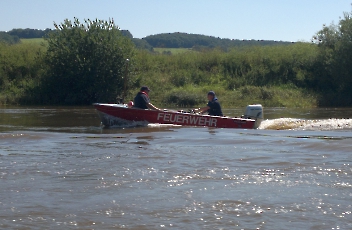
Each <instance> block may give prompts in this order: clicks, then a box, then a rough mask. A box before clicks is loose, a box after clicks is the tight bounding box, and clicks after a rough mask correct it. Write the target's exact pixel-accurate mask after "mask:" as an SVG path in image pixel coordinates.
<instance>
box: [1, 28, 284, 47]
mask: <svg viewBox="0 0 352 230" xmlns="http://www.w3.org/2000/svg"><path fill="white" fill-rule="evenodd" d="M50 31H52V30H51V29H45V30H38V29H30V28H26V29H13V30H10V31H8V32H0V40H2V41H5V42H7V43H10V44H13V43H17V42H19V39H23V38H43V37H44V36H45V35H46V34H48V33H49V32H50ZM121 32H122V34H123V35H124V36H126V37H129V38H130V39H132V41H133V42H134V44H135V45H136V47H137V48H138V49H147V50H149V51H153V48H193V49H194V50H197V49H202V48H215V47H220V48H222V49H224V50H227V49H229V48H231V47H238V46H249V45H260V46H263V45H278V44H281V45H287V44H290V43H291V42H283V41H270V40H239V39H227V38H219V37H213V36H206V35H201V34H188V33H179V32H176V33H162V34H156V35H150V36H147V37H145V38H142V39H139V38H133V35H132V34H131V32H130V31H128V30H121Z"/></svg>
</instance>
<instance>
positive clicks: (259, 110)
mask: <svg viewBox="0 0 352 230" xmlns="http://www.w3.org/2000/svg"><path fill="white" fill-rule="evenodd" d="M242 118H246V119H254V120H256V122H255V125H254V128H255V129H256V128H258V127H259V126H260V123H261V122H262V121H263V119H264V113H263V106H262V105H261V104H255V105H247V107H246V111H245V113H244V115H242Z"/></svg>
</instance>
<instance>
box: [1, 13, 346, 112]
mask: <svg viewBox="0 0 352 230" xmlns="http://www.w3.org/2000/svg"><path fill="white" fill-rule="evenodd" d="M350 15H351V14H350V13H345V14H344V18H342V19H341V20H340V22H339V24H338V25H333V24H332V25H330V26H324V27H323V29H322V30H321V31H319V32H318V33H317V34H316V35H314V36H313V39H312V42H310V43H308V42H296V43H289V42H286V43H285V42H279V43H275V42H266V41H262V43H261V41H255V43H252V44H250V45H249V43H246V41H242V42H240V41H228V40H224V41H220V40H221V39H220V40H219V39H217V40H214V39H216V38H212V39H210V38H206V39H205V38H204V39H205V40H204V41H202V42H203V43H204V44H207V46H204V45H199V44H196V45H193V46H192V47H190V46H191V45H190V44H194V43H192V41H190V40H191V39H192V38H197V39H198V40H199V39H200V38H201V37H199V36H198V35H197V36H198V37H194V36H193V35H190V36H187V35H185V34H180V33H174V34H167V35H166V34H161V35H160V36H159V40H158V36H157V35H153V36H152V37H151V38H146V39H145V40H142V39H140V40H141V41H134V38H133V36H132V35H130V34H128V33H127V36H126V34H123V32H121V31H120V30H119V28H118V27H117V26H115V24H114V22H113V21H109V22H108V21H103V20H96V21H90V20H89V19H88V21H87V20H85V23H81V22H79V21H78V19H76V18H75V20H74V22H75V23H76V24H77V25H78V26H75V25H73V23H71V21H70V20H68V19H66V20H65V21H64V22H63V23H61V24H60V25H56V24H55V26H56V27H57V30H55V31H52V32H50V33H49V35H46V36H45V39H44V38H20V40H19V41H17V42H15V43H14V44H13V43H11V44H10V43H7V42H4V41H3V42H1V40H0V105H89V104H91V103H94V102H105V103H115V102H117V98H118V97H122V98H124V99H125V102H128V101H129V100H132V99H133V97H134V96H135V94H136V92H137V91H138V90H139V88H140V86H141V85H147V86H149V87H150V88H151V89H152V91H151V93H150V97H151V100H152V101H153V104H156V105H157V106H160V107H194V106H201V105H204V104H206V93H207V92H208V91H210V90H213V91H215V92H216V94H217V97H218V98H219V100H220V102H221V104H222V106H223V107H224V108H231V107H243V106H246V105H247V104H254V103H260V104H262V105H263V106H265V107H318V106H335V107H339V106H340V107H342V106H352V92H351V90H350V89H351V87H352V67H351V65H350V63H352V52H351V50H352V45H351V43H352V41H350V40H349V39H351V38H352V36H351V35H352V29H350V28H352V19H351V18H352V17H350ZM82 28H83V29H82ZM21 32H23V31H21ZM97 34H99V36H96V35H97ZM170 36H171V37H170ZM172 36H174V38H175V39H176V38H177V39H176V40H177V41H176V42H175V41H174V42H173V43H170V44H166V42H167V41H169V40H170V38H172ZM192 36H193V37H192ZM98 38H99V39H100V40H99V39H98ZM186 38H187V39H188V40H185V39H186ZM7 39H9V38H7ZM148 39H149V40H150V41H149V43H148ZM209 39H210V40H209ZM15 40H16V39H14V41H15ZM185 41H187V42H188V43H186V42H185ZM214 41H216V43H211V44H213V45H209V44H210V42H214ZM146 42H147V43H148V44H146ZM182 42H183V43H182ZM205 42H208V43H209V44H208V43H205ZM221 42H222V43H221ZM142 43H143V44H142ZM151 43H152V44H153V45H154V46H151V45H150V44H151ZM138 44H139V45H138ZM140 44H142V45H140ZM182 44H184V45H183V47H182ZM185 44H186V45H185ZM221 44H226V45H221ZM234 44H235V45H234ZM166 45H167V46H168V47H165V46H166ZM157 46H159V47H157ZM175 46H181V47H175ZM127 59H128V62H127V61H126V60H127Z"/></svg>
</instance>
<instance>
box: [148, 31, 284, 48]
mask: <svg viewBox="0 0 352 230" xmlns="http://www.w3.org/2000/svg"><path fill="white" fill-rule="evenodd" d="M143 40H146V41H147V42H148V43H149V44H150V45H151V46H153V47H159V48H193V47H195V46H200V47H208V48H214V47H222V48H229V47H234V46H248V45H277V44H289V43H290V42H282V41H270V40H238V39H235V40H234V39H227V38H225V39H224V38H219V37H213V36H206V35H200V34H187V33H178V32H177V33H163V34H156V35H150V36H147V37H145V38H143Z"/></svg>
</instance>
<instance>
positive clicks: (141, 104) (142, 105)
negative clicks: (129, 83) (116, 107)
mask: <svg viewBox="0 0 352 230" xmlns="http://www.w3.org/2000/svg"><path fill="white" fill-rule="evenodd" d="M149 92H150V89H149V88H148V87H147V86H142V88H141V90H140V91H139V92H138V93H137V95H136V97H135V98H134V103H133V104H134V105H133V108H138V109H151V110H158V111H162V110H161V109H159V108H157V107H155V106H154V105H153V104H152V103H150V99H149V95H148V94H149Z"/></svg>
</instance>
